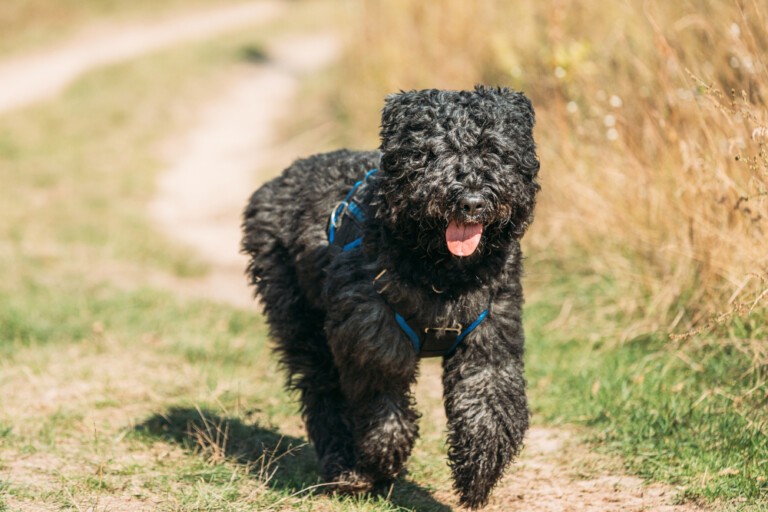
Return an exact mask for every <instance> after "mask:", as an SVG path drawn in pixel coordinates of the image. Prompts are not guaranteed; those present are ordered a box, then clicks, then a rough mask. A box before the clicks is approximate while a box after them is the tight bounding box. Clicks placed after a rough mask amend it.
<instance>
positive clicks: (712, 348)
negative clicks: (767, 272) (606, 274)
mask: <svg viewBox="0 0 768 512" xmlns="http://www.w3.org/2000/svg"><path fill="white" fill-rule="evenodd" d="M530 271H531V272H536V270H533V269H531V270H530ZM580 282H583V283H584V285H583V286H578V285H579V283H580ZM590 283H591V284H590ZM538 286H541V285H538ZM549 286H550V289H549V290H547V291H546V292H545V291H543V290H542V289H541V288H538V289H537V290H536V291H537V292H541V295H540V296H537V298H536V299H534V300H533V301H531V302H530V303H529V306H528V309H527V311H526V319H527V326H528V345H527V346H528V359H527V361H528V378H529V381H530V382H531V387H532V400H531V401H532V404H533V407H534V411H535V414H536V416H538V417H539V418H540V419H542V420H544V421H546V422H555V423H578V424H582V425H586V426H589V427H590V428H591V432H593V433H594V435H593V439H592V440H593V441H594V442H595V444H596V446H599V447H602V448H603V449H606V450H609V451H613V452H618V453H620V454H621V455H623V456H624V457H625V460H626V464H627V467H628V468H629V469H630V470H631V471H632V472H634V473H636V474H638V475H641V476H643V477H646V478H648V479H651V480H659V481H664V482H669V483H672V484H675V485H677V486H680V487H682V488H683V489H684V490H683V494H682V496H683V497H684V498H687V499H705V500H708V501H712V500H715V501H722V502H725V503H729V502H733V503H741V502H740V501H739V500H747V502H746V503H747V504H752V505H754V506H762V507H765V506H768V483H766V477H768V412H767V411H768V387H766V375H768V368H760V367H755V364H754V361H753V360H751V359H750V358H749V357H748V356H747V354H748V353H749V351H747V350H744V351H740V350H739V349H738V343H735V342H733V341H732V340H733V339H734V337H731V338H730V339H731V341H729V343H720V342H718V340H717V339H716V338H714V337H711V336H710V337H706V336H704V337H700V338H696V339H695V340H689V341H688V342H686V343H685V344H676V343H673V342H671V341H668V339H667V337H666V336H664V335H663V334H650V335H645V336H640V337H637V338H635V339H633V340H630V341H628V342H625V343H618V342H617V341H616V340H615V339H613V338H612V337H611V336H609V335H606V334H605V333H604V332H601V331H600V329H601V328H604V325H605V323H606V320H610V322H611V325H614V326H616V325H621V324H622V320H623V319H620V318H613V319H610V318H608V319H606V318H602V319H601V318H600V317H599V310H600V308H599V306H598V303H600V302H603V301H605V300H606V299H610V297H611V296H615V295H616V286H615V285H612V284H611V283H610V282H605V281H601V280H600V279H597V278H591V279H584V276H581V277H579V276H575V277H572V278H570V279H565V278H561V280H560V282H557V280H553V282H551V283H549ZM576 290H578V292H576ZM563 297H568V298H572V304H573V309H572V313H571V317H572V318H571V319H570V320H567V319H563V318H562V317H561V312H560V307H561V305H562V303H563V299H562V298H563ZM590 302H592V304H590ZM591 325H594V326H595V327H594V331H590V329H589V327H590V326H591ZM746 325H749V326H751V327H745V326H746ZM759 325H764V324H763V323H762V322H761V321H760V318H758V317H751V318H749V319H747V320H738V319H737V320H736V321H735V322H734V323H733V325H731V326H730V330H731V334H733V335H734V336H735V335H739V334H744V333H747V334H748V335H749V336H754V335H755V333H756V331H755V329H762V328H761V327H759ZM760 332H761V333H762V334H761V336H764V331H760ZM596 333H599V334H596ZM745 343H748V341H745ZM752 505H750V506H752ZM744 506H746V505H744ZM744 510H746V509H744Z"/></svg>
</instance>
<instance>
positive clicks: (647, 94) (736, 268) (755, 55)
mask: <svg viewBox="0 0 768 512" xmlns="http://www.w3.org/2000/svg"><path fill="white" fill-rule="evenodd" d="M349 6H350V10H349V13H350V20H349V23H348V25H349V26H350V27H351V28H350V33H349V37H350V44H349V45H348V47H349V51H348V52H347V54H346V56H345V59H344V63H343V72H344V86H343V87H341V88H339V91H338V93H337V98H336V105H337V106H338V108H339V110H340V112H341V115H342V117H343V118H344V119H346V120H347V121H348V124H347V125H348V126H349V127H350V131H349V133H348V138H349V139H350V141H351V142H352V143H357V144H360V145H371V144H374V143H375V141H376V138H375V137H376V133H375V129H373V127H372V126H371V124H370V119H375V118H376V117H377V114H378V109H379V108H380V105H381V98H382V97H383V96H384V95H385V94H387V93H391V92H395V91H397V90H399V89H414V88H423V87H439V88H442V87H445V88H467V87H471V86H472V85H473V84H474V83H478V82H485V83H494V84H500V85H510V86H512V87H514V88H517V89H522V90H524V91H525V92H526V93H527V94H528V95H529V96H530V97H531V98H532V100H533V102H534V104H535V106H536V109H537V113H538V126H537V134H536V135H537V141H538V144H539V148H540V156H541V160H542V172H541V180H542V186H543V190H542V194H541V199H540V207H539V210H538V214H537V220H536V222H535V224H534V227H533V229H532V231H531V233H530V235H529V237H528V243H529V245H530V248H529V253H530V254H532V255H534V257H535V255H537V254H539V255H545V256H546V255H555V256H552V257H554V258H557V257H563V256H562V255H566V256H565V257H567V258H568V259H569V261H568V263H569V266H573V265H578V266H580V267H583V268H587V269H589V270H590V271H593V272H596V273H600V274H601V275H605V276H608V277H611V278H615V281H616V282H619V283H621V285H620V288H621V289H622V295H623V296H624V297H625V299H624V300H621V301H619V302H618V303H617V304H615V305H614V306H617V307H618V308H619V309H620V310H621V312H622V313H625V317H626V318H632V319H634V321H632V322H628V323H627V324H626V325H625V326H624V327H623V329H622V331H621V335H622V336H623V337H631V336H633V335H635V334H637V333H639V332H643V331H648V330H664V331H668V332H677V333H685V332H691V331H692V330H695V329H701V328H703V327H707V329H709V328H710V327H712V325H710V324H711V319H712V318H713V315H717V314H719V315H722V314H725V313H728V312H734V313H735V314H741V313H743V314H746V312H748V311H751V312H752V313H754V312H755V310H756V309H762V308H764V304H763V301H762V299H763V298H764V297H765V293H764V290H765V289H766V282H765V275H766V273H767V272H768V238H767V237H766V236H765V231H766V228H768V203H767V202H766V200H767V199H768V198H767V195H768V149H767V148H766V146H767V145H768V109H767V108H766V107H767V105H768V67H766V66H767V64H768V59H766V57H765V51H764V49H765V48H768V26H767V25H766V18H765V16H766V14H767V13H768V5H765V4H764V3H758V2H756V1H752V0H746V1H743V2H742V1H736V2H704V1H686V2H662V1H660V0H648V1H646V2H639V1H638V2H625V3H619V2H611V3H605V2H597V1H592V2H579V3H573V2H565V1H562V0H545V1H541V2H534V1H532V0H528V1H522V2H505V1H501V0H486V1H483V2H465V1H460V0H444V1H443V2H440V3H439V4H435V5H432V4H429V3H426V2H416V1H412V0H387V1H384V0H367V1H362V2H355V3H351V2H350V4H349ZM558 255H560V256H558ZM574 255H580V256H579V257H578V262H576V263H574ZM753 301H757V302H756V303H755V304H756V305H755V306H754V307H751V308H745V307H744V306H743V305H744V304H752V303H753ZM728 318H730V316H728ZM715 326H716V325H715ZM698 332H700V331H697V333H698Z"/></svg>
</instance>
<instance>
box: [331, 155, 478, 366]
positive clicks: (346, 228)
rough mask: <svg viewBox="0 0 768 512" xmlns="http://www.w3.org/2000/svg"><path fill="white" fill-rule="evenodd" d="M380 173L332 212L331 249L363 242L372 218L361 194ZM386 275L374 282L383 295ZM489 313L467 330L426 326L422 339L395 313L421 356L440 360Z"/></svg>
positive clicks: (363, 181) (360, 183)
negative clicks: (440, 357)
mask: <svg viewBox="0 0 768 512" xmlns="http://www.w3.org/2000/svg"><path fill="white" fill-rule="evenodd" d="M377 170H378V169H371V170H370V171H368V172H366V173H365V176H364V177H363V179H361V180H360V181H358V182H356V183H355V184H354V185H353V186H352V189H351V190H350V191H349V192H348V193H347V195H346V197H345V198H344V200H343V201H341V202H340V203H339V204H338V205H336V207H335V208H334V209H333V210H332V211H331V216H330V219H329V222H328V242H329V244H330V245H331V246H335V247H337V248H339V249H340V250H341V251H342V252H344V251H349V250H352V249H354V248H356V247H359V246H361V245H362V243H363V233H364V223H365V219H366V218H367V216H368V205H367V204H365V203H364V202H362V201H361V196H362V195H363V194H360V193H359V192H360V191H361V190H363V189H364V188H365V186H366V184H367V183H368V178H369V177H371V176H372V175H373V174H375V173H376V171H377ZM385 273H386V270H383V271H381V272H380V273H379V275H378V276H376V279H374V281H373V286H374V289H376V292H377V293H379V295H381V293H382V292H383V291H384V288H386V285H385V286H384V287H383V288H382V289H377V288H376V282H377V281H378V280H379V278H381V276H383V275H384V274H385ZM489 310H490V306H489V307H488V308H486V309H485V310H484V311H483V312H482V313H480V315H479V316H478V317H477V318H476V319H475V321H474V322H472V323H471V324H469V326H468V327H466V328H463V326H462V325H461V324H456V325H455V326H454V327H425V328H423V329H422V331H423V332H422V336H419V334H418V333H417V331H416V330H414V329H413V328H412V327H411V326H410V325H409V324H408V322H407V321H406V320H405V318H404V317H403V316H402V315H401V314H400V313H398V312H397V311H395V312H394V313H395V321H397V325H399V326H400V328H401V329H402V330H403V332H404V333H405V335H406V336H408V339H410V340H411V343H412V344H413V348H414V350H416V353H417V354H418V355H419V357H438V356H447V355H450V354H451V353H452V352H453V351H454V350H456V347H458V346H459V344H460V343H461V342H462V341H464V338H466V337H467V336H468V335H469V334H470V333H471V332H472V331H474V330H475V329H476V328H477V326H478V325H480V324H481V323H482V322H483V320H485V319H486V318H487V317H488V312H489Z"/></svg>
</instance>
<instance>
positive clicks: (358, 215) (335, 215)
mask: <svg viewBox="0 0 768 512" xmlns="http://www.w3.org/2000/svg"><path fill="white" fill-rule="evenodd" d="M376 171H378V169H371V170H370V171H368V172H366V173H365V176H364V177H363V179H361V180H359V181H357V182H355V184H354V185H353V186H352V188H351V189H350V191H349V192H347V195H346V197H345V198H344V200H343V201H341V202H340V203H339V204H337V205H336V207H335V208H334V209H333V210H332V211H331V219H330V222H329V223H328V242H329V243H330V244H331V245H333V244H334V243H335V242H336V234H337V230H338V229H339V228H340V227H341V224H342V222H343V221H344V216H345V215H349V216H351V220H353V221H354V222H355V223H357V224H359V225H360V226H359V228H360V229H359V230H360V231H362V223H363V222H365V218H366V213H365V209H364V208H363V207H362V206H361V205H359V204H358V203H356V202H355V201H354V195H355V192H357V190H358V189H359V188H360V187H361V186H362V185H363V184H364V183H365V182H366V181H367V180H368V178H369V177H370V176H371V175H372V174H373V173H375V172H376ZM362 243H363V237H362V236H360V237H358V238H356V239H355V240H353V241H351V242H349V243H347V244H345V245H343V246H342V249H341V250H342V251H348V250H350V249H354V248H355V247H358V246H359V245H361V244H362Z"/></svg>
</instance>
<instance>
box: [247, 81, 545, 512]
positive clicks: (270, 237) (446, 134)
mask: <svg viewBox="0 0 768 512" xmlns="http://www.w3.org/2000/svg"><path fill="white" fill-rule="evenodd" d="M533 125H534V112H533V107H532V106H531V103H530V101H529V100H528V99H527V98H526V97H525V96H524V95H523V94H522V93H519V92H514V91H511V90H509V89H506V88H488V87H483V86H478V87H476V88H475V90H474V91H439V90H425V91H412V92H403V93H400V94H395V95H392V96H389V97H388V98H387V99H386V102H385V105H384V110H383V113H382V124H381V148H380V152H353V151H337V152H333V153H328V154H321V155H316V156H312V157H310V158H307V159H304V160H299V161H297V162H296V163H294V164H293V165H292V166H290V167H289V168H288V169H286V170H285V172H283V174H282V175H281V176H280V177H278V178H276V179H275V180H273V181H271V182H269V183H267V184H266V185H264V186H263V187H261V188H260V189H259V190H257V191H256V192H255V193H254V194H253V196H252V197H251V200H250V204H249V205H248V207H247V209H246V211H245V217H244V224H243V229H244V233H245V235H244V239H243V250H244V252H246V253H248V254H249V255H250V257H251V260H250V264H249V266H248V274H249V277H250V279H251V282H252V284H254V285H255V287H256V292H257V294H258V295H260V296H261V297H262V299H263V302H264V310H265V312H266V316H267V320H268V323H269V326H270V329H271V335H272V337H273V338H274V340H275V342H276V344H277V347H276V349H277V351H278V352H279V354H280V357H281V362H282V363H283V364H284V365H285V367H286V368H287V370H288V374H289V379H288V384H289V386H290V387H291V388H293V389H297V390H298V391H299V392H300V395H301V406H302V412H303V416H304V420H305V422H306V426H307V431H308V434H309V438H310V439H311V441H312V442H313V443H314V446H315V449H316V450H317V456H318V459H319V463H320V469H321V473H322V477H323V478H324V479H325V481H327V482H329V483H330V484H331V485H332V486H333V488H334V489H335V490H338V491H340V492H364V491H369V490H371V489H372V488H373V487H374V486H377V485H379V484H382V483H387V482H391V481H392V480H393V479H394V478H395V477H397V475H398V474H399V473H400V472H401V470H402V469H403V466H404V464H405V462H406V460H407V459H408V456H409V455H410V453H411V448H412V447H413V443H414V440H415V439H416V437H417V435H418V427H417V424H416V420H417V419H418V417H419V415H418V414H417V412H416V411H415V410H414V399H413V396H412V394H411V385H412V384H413V383H414V381H415V379H416V376H417V373H418V364H419V357H422V356H426V355H442V356H444V359H443V369H444V374H443V385H444V399H445V411H446V414H447V417H448V442H449V445H450V448H449V452H448V455H449V459H450V465H451V469H452V471H453V477H454V485H455V488H456V490H457V491H458V492H459V494H460V496H461V503H462V504H463V505H465V506H469V507H472V508H476V507H481V506H483V505H485V503H486V502H487V500H488V495H489V493H490V491H491V489H492V488H493V487H494V485H495V484H496V483H497V482H498V480H499V478H500V477H501V475H502V473H503V471H504V469H505V467H506V466H507V465H508V464H509V463H510V461H511V460H512V459H513V457H515V456H516V455H517V454H518V452H519V451H520V448H521V445H522V441H523V436H524V434H525V431H526V429H527V428H528V408H527V401H526V396H525V379H524V378H523V326H522V323H521V308H522V305H523V292H522V288H521V285H520V277H521V272H522V254H521V251H520V238H521V237H522V236H523V234H524V233H525V230H526V228H527V227H528V225H529V224H530V222H531V220H532V218H533V210H534V205H535V202H536V194H537V192H538V190H539V186H538V184H537V182H536V175H537V173H538V170H539V161H538V159H537V157H536V147H535V144H534V140H533ZM356 182H357V184H355V183H356ZM340 201H341V202H340Z"/></svg>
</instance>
